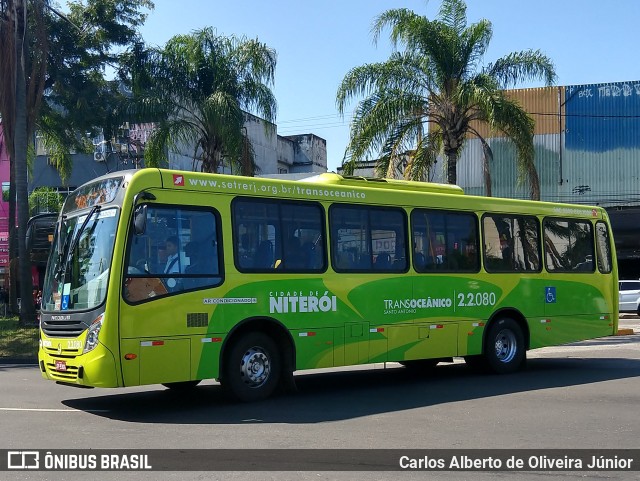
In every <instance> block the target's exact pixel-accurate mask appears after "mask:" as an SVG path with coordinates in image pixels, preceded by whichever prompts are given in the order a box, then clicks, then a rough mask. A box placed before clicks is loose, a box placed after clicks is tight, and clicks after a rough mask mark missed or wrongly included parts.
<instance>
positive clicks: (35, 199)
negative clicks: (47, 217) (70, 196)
mask: <svg viewBox="0 0 640 481" xmlns="http://www.w3.org/2000/svg"><path fill="white" fill-rule="evenodd" d="M63 202H64V198H63V197H62V195H60V193H59V192H58V191H57V190H56V189H53V188H51V187H38V188H37V189H34V190H33V192H31V194H29V211H30V214H31V215H32V216H33V215H36V214H42V213H45V212H60V209H61V208H62V203H63Z"/></svg>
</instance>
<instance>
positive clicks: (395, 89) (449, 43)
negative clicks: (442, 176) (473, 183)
mask: <svg viewBox="0 0 640 481" xmlns="http://www.w3.org/2000/svg"><path fill="white" fill-rule="evenodd" d="M387 27H389V28H390V30H391V33H390V39H391V41H392V43H393V45H394V46H397V45H398V44H400V45H402V46H403V47H404V50H403V51H396V52H394V53H393V54H392V55H391V56H390V58H389V59H388V60H386V61H385V62H380V63H373V64H366V65H363V66H360V67H356V68H354V69H352V70H351V71H350V72H348V73H347V75H346V76H345V78H344V79H343V80H342V83H341V85H340V87H339V88H338V93H337V100H336V103H337V107H338V110H339V111H340V113H341V114H342V115H344V111H345V107H346V104H347V102H348V101H349V100H352V99H354V98H356V97H362V96H363V97H364V99H363V100H361V101H360V102H359V103H358V106H357V108H356V110H355V112H354V115H353V120H352V122H351V138H350V141H349V144H348V146H347V149H346V152H345V158H344V161H343V166H344V169H345V172H346V173H350V172H353V169H354V167H355V166H356V165H357V163H358V162H359V161H361V160H363V159H365V158H366V157H368V156H374V155H378V157H379V161H378V165H377V171H378V174H382V175H385V174H386V173H388V174H389V175H391V173H392V172H393V171H394V170H396V169H397V168H398V164H400V163H401V162H402V161H403V160H404V158H405V157H406V156H407V154H408V162H407V163H406V167H404V175H405V177H406V178H411V179H414V180H425V178H426V175H427V173H428V171H429V168H430V167H431V166H432V165H433V163H434V162H435V159H436V155H437V154H439V153H441V154H443V155H444V158H445V160H446V166H447V181H448V182H449V183H451V184H455V183H456V181H457V174H456V164H457V160H458V158H459V155H460V151H461V149H462V147H463V144H464V141H465V138H467V137H468V136H472V137H477V138H478V139H479V140H480V142H481V144H482V146H483V165H484V170H485V186H486V189H487V194H488V195H491V179H490V175H489V169H488V166H489V161H490V159H491V158H492V153H491V148H490V147H489V144H488V143H487V142H486V140H485V139H484V138H483V137H482V135H481V134H480V133H479V131H478V129H477V125H478V122H484V123H486V124H488V126H489V127H490V128H491V130H493V131H498V132H500V133H502V134H503V135H505V136H506V137H507V138H509V139H510V140H512V141H513V142H514V144H515V146H516V150H517V160H518V168H519V174H520V178H521V179H528V181H529V185H530V195H531V198H533V199H539V198H540V182H539V179H538V174H537V171H536V169H535V166H534V162H533V160H534V149H533V129H534V122H533V120H532V119H531V117H529V116H528V115H527V113H526V112H525V111H524V110H523V109H522V108H521V107H520V105H519V104H518V103H517V102H515V101H513V100H510V99H509V98H508V97H507V96H506V95H505V93H504V91H503V89H505V88H509V87H510V86H512V85H514V84H516V83H518V82H519V81H521V80H524V79H536V78H541V79H543V80H544V81H545V82H546V84H547V85H551V84H552V83H553V81H554V80H555V71H554V67H553V64H552V63H551V61H550V60H549V59H548V58H547V57H546V56H545V55H543V54H542V53H541V52H540V51H532V50H527V51H523V52H515V53H510V54H508V55H506V56H505V57H503V58H500V59H498V60H496V61H495V62H494V63H492V64H488V65H486V66H482V65H481V60H482V58H483V56H484V54H485V52H486V51H487V47H488V46H489V42H490V41H491V37H492V27H491V23H490V22H489V21H488V20H480V21H479V22H477V23H473V24H471V25H468V24H467V16H466V4H465V3H464V2H463V1H462V0H443V1H442V5H441V7H440V11H439V13H438V17H437V18H436V19H435V20H429V19H427V18H426V17H423V16H420V15H417V14H416V13H414V12H413V11H411V10H408V9H404V8H399V9H392V10H387V11H386V12H383V13H382V14H381V15H379V16H378V17H377V18H376V19H375V21H374V24H373V28H372V33H373V36H374V41H376V42H377V40H378V38H379V36H380V34H381V33H382V31H383V30H384V29H385V28H387ZM425 123H427V124H431V125H430V128H429V130H428V132H427V133H425V132H424V124H425Z"/></svg>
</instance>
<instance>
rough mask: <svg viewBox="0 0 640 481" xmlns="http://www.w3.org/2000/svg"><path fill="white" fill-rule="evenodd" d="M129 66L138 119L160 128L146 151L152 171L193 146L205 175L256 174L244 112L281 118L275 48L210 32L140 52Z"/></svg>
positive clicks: (209, 29) (141, 49)
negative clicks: (275, 84)
mask: <svg viewBox="0 0 640 481" xmlns="http://www.w3.org/2000/svg"><path fill="white" fill-rule="evenodd" d="M128 67H129V68H128V70H127V71H126V72H123V76H127V77H129V78H130V80H131V85H132V92H133V95H134V100H135V103H134V105H135V106H136V107H137V110H136V111H135V113H132V118H136V119H137V121H146V122H154V124H155V126H156V128H155V130H154V132H153V134H152V135H151V137H150V138H149V140H148V141H147V144H146V147H145V163H146V165H147V166H157V165H160V164H162V163H165V162H166V161H167V152H168V150H170V149H174V150H179V149H185V148H186V149H193V150H192V154H191V155H192V158H193V160H194V165H195V163H196V162H201V167H200V168H201V170H202V171H203V172H219V171H220V169H221V168H222V167H223V166H225V165H226V166H228V167H230V168H231V170H232V172H234V173H241V174H244V175H253V174H254V173H255V171H256V165H255V158H254V153H253V149H252V146H251V144H250V142H249V140H248V138H247V132H246V129H244V127H243V126H244V121H245V111H248V112H254V113H256V114H258V115H260V116H261V117H263V118H265V119H266V120H268V121H274V119H275V115H276V100H275V97H274V95H273V93H272V92H271V89H270V86H271V85H272V84H273V81H274V73H275V67H276V53H275V51H274V50H273V49H271V48H269V47H268V46H267V45H265V44H263V43H261V42H259V41H258V40H249V39H246V38H238V37H235V36H229V37H227V36H220V35H217V34H216V33H215V31H214V30H213V29H211V28H205V29H203V30H198V31H196V32H194V33H192V34H190V35H177V36H175V37H173V38H172V39H170V40H169V41H168V42H167V44H166V45H165V47H164V48H162V49H150V50H147V49H145V48H144V47H142V46H139V47H138V48H137V49H133V50H132V51H131V54H130V59H129V66H128Z"/></svg>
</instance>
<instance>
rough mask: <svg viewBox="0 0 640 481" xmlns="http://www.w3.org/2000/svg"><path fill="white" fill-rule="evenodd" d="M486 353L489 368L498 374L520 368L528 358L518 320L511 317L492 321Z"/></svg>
mask: <svg viewBox="0 0 640 481" xmlns="http://www.w3.org/2000/svg"><path fill="white" fill-rule="evenodd" d="M484 355H485V358H486V360H487V364H488V366H489V368H490V369H491V370H492V371H493V372H495V373H498V374H508V373H512V372H515V371H517V370H518V369H520V368H521V367H522V365H523V363H524V361H525V359H526V351H525V346H524V335H523V333H522V328H520V326H519V325H518V323H517V322H516V321H514V320H513V319H509V318H503V319H498V320H497V321H496V322H494V323H492V324H491V326H490V328H489V332H488V333H487V338H486V340H485V346H484Z"/></svg>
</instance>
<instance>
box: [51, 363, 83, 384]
mask: <svg viewBox="0 0 640 481" xmlns="http://www.w3.org/2000/svg"><path fill="white" fill-rule="evenodd" d="M45 368H46V369H47V372H48V373H49V377H51V379H55V380H56V381H63V382H73V381H76V380H77V379H78V371H79V368H78V366H73V365H71V364H67V365H66V370H65V371H59V370H57V369H56V365H55V362H49V363H46V364H45Z"/></svg>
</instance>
